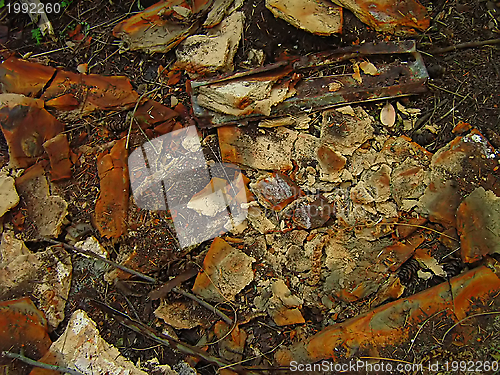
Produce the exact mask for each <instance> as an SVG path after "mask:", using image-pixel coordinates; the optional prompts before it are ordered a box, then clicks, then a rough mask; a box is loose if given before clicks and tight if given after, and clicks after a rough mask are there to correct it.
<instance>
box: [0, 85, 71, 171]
mask: <svg viewBox="0 0 500 375" xmlns="http://www.w3.org/2000/svg"><path fill="white" fill-rule="evenodd" d="M2 97H3V104H4V105H3V107H2V108H1V109H0V126H1V127H2V132H3V134H4V136H5V140H6V141H7V144H8V146H9V157H10V165H11V166H12V167H17V168H27V167H29V166H31V165H32V164H33V163H35V162H36V160H37V158H38V157H40V156H42V155H43V153H44V149H43V146H42V145H43V143H44V142H46V141H47V140H49V139H51V138H53V137H54V136H56V135H57V134H59V133H60V132H62V131H63V130H64V125H63V124H62V123H61V122H59V121H58V120H57V119H56V118H55V117H54V116H52V115H51V114H50V113H49V112H47V111H46V110H45V108H44V107H43V101H41V100H39V99H31V98H27V97H24V96H22V95H16V94H5V95H2Z"/></svg>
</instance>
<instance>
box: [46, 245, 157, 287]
mask: <svg viewBox="0 0 500 375" xmlns="http://www.w3.org/2000/svg"><path fill="white" fill-rule="evenodd" d="M44 240H45V241H46V242H49V243H52V244H54V245H62V246H63V247H64V248H66V249H68V250H72V251H74V252H75V253H76V254H83V255H86V256H89V257H91V258H94V259H98V260H100V261H102V262H104V263H107V264H109V265H111V266H113V267H115V268H118V269H120V270H122V271H124V272H127V273H130V274H131V275H134V276H137V277H140V278H141V279H144V280H146V281H149V282H150V283H154V284H156V283H157V280H156V279H155V278H153V277H150V276H148V275H145V274H143V273H141V272H138V271H136V270H133V269H131V268H128V267H125V266H122V265H121V264H118V263H116V262H113V261H112V260H109V259H106V258H104V257H102V256H100V255H97V254H96V253H94V252H92V251H88V250H85V249H82V248H80V247H76V246H73V245H69V244H67V243H64V242H61V241H56V240H52V239H50V238H45V239H44Z"/></svg>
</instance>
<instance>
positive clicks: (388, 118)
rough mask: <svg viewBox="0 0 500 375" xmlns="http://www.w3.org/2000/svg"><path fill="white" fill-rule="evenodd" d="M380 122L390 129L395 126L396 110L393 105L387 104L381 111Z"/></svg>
mask: <svg viewBox="0 0 500 375" xmlns="http://www.w3.org/2000/svg"><path fill="white" fill-rule="evenodd" d="M380 122H381V123H382V124H383V125H385V126H389V127H392V126H394V124H395V123H396V110H395V109H394V107H393V106H392V104H391V103H389V102H387V104H386V105H384V107H383V108H382V110H381V111H380Z"/></svg>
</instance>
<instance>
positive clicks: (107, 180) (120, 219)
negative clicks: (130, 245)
mask: <svg viewBox="0 0 500 375" xmlns="http://www.w3.org/2000/svg"><path fill="white" fill-rule="evenodd" d="M125 142H126V139H125V138H123V139H121V140H119V141H118V142H117V143H116V144H115V145H114V146H113V148H112V149H111V151H110V152H109V153H108V152H103V153H101V154H99V155H98V157H97V171H98V173H99V179H100V194H99V198H98V199H97V202H96V206H95V220H96V226H97V229H98V230H99V233H100V234H101V236H103V237H110V238H118V237H120V236H121V235H122V234H124V233H125V230H126V224H125V219H126V216H127V208H128V198H129V174H128V165H127V149H126V148H125Z"/></svg>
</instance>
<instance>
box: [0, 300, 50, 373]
mask: <svg viewBox="0 0 500 375" xmlns="http://www.w3.org/2000/svg"><path fill="white" fill-rule="evenodd" d="M0 337H1V338H2V340H0V351H4V350H5V351H10V352H13V353H19V351H20V350H24V351H25V352H24V353H23V354H24V355H25V356H27V357H29V358H32V359H35V360H37V359H39V358H41V357H42V356H43V355H44V354H45V353H46V352H47V351H48V350H49V347H50V345H51V344H52V342H51V340H50V338H49V334H48V328H47V320H46V319H45V315H44V314H43V312H41V311H40V310H38V309H37V308H36V307H35V305H34V304H33V302H32V301H31V300H30V299H29V298H28V297H23V298H20V299H17V300H11V301H5V302H0ZM0 363H1V362H0Z"/></svg>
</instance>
